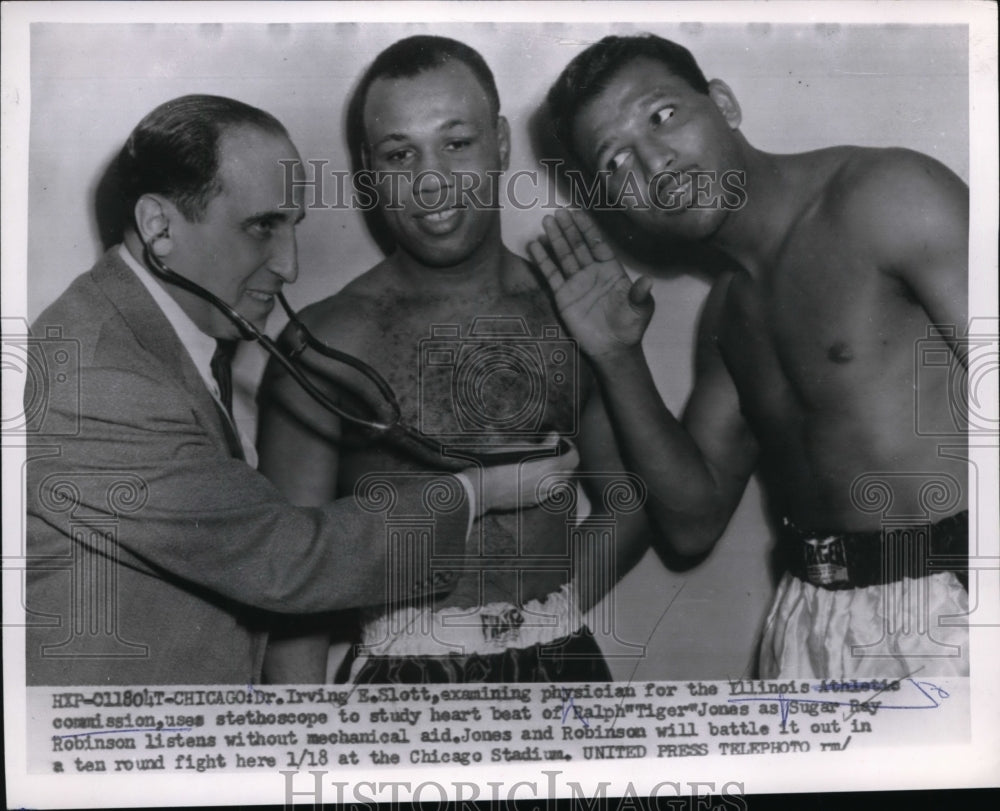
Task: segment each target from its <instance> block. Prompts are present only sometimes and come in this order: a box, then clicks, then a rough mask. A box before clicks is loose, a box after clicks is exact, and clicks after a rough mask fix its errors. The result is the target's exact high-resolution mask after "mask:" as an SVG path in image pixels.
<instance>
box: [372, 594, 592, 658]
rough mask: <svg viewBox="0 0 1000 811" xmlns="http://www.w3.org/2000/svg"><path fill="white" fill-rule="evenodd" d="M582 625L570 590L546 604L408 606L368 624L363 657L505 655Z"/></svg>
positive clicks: (531, 601) (571, 630)
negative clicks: (462, 606) (507, 651)
mask: <svg viewBox="0 0 1000 811" xmlns="http://www.w3.org/2000/svg"><path fill="white" fill-rule="evenodd" d="M583 625H584V622H583V615H582V614H581V613H580V609H579V608H577V605H576V599H575V598H574V596H573V592H572V588H571V587H570V586H569V585H568V584H567V585H564V586H563V587H562V588H560V589H559V591H557V592H553V593H552V594H550V595H548V596H547V597H546V598H545V599H544V600H530V601H529V602H527V603H524V605H521V606H517V605H514V604H513V603H506V602H497V603H488V604H486V605H481V606H474V607H470V608H459V607H449V608H444V609H441V610H440V611H433V610H431V609H429V608H422V607H420V606H408V607H406V608H402V609H399V610H398V611H394V612H392V613H391V614H384V615H382V616H379V617H374V618H372V619H370V620H368V621H366V622H365V623H364V628H363V629H362V643H361V646H360V650H359V655H360V656H362V657H363V656H447V655H448V654H450V653H457V654H471V653H478V654H491V653H502V652H503V651H505V650H507V649H509V648H527V647H530V646H532V645H537V644H540V643H541V644H548V643H550V642H554V641H556V640H557V639H561V638H563V637H566V636H570V635H571V634H573V633H575V632H577V631H578V630H580V628H582V627H583Z"/></svg>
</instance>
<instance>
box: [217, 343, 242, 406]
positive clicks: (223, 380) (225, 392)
mask: <svg viewBox="0 0 1000 811" xmlns="http://www.w3.org/2000/svg"><path fill="white" fill-rule="evenodd" d="M236 343H237V342H236V341H222V340H220V341H216V344H217V346H216V350H215V354H214V355H212V377H214V378H215V382H216V383H218V384H219V399H220V400H221V401H222V405H223V406H225V409H226V413H227V414H228V415H229V419H233V367H232V362H233V355H235V354H236Z"/></svg>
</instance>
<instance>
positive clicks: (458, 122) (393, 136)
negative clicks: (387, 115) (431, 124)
mask: <svg viewBox="0 0 1000 811" xmlns="http://www.w3.org/2000/svg"><path fill="white" fill-rule="evenodd" d="M456 127H472V128H473V129H476V130H478V129H479V127H478V126H477V125H476V124H475V123H473V122H471V121H466V120H464V119H461V118H450V119H448V120H447V121H445V122H444V123H443V124H441V126H439V127H438V132H444V131H446V130H452V129H455V128H456ZM407 140H409V138H408V136H407V135H405V134H404V133H402V132H390V133H388V134H387V135H383V136H382V137H381V138H379V139H378V140H377V141H376V142H375V143H374V144H372V146H371V148H372V149H377V148H378V147H380V146H382V145H383V144H385V143H388V142H390V141H392V142H396V143H398V142H401V141H407Z"/></svg>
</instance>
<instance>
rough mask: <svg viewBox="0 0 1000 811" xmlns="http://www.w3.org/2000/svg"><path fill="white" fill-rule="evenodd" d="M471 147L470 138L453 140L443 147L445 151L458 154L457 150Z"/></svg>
mask: <svg viewBox="0 0 1000 811" xmlns="http://www.w3.org/2000/svg"><path fill="white" fill-rule="evenodd" d="M471 145H472V139H471V138H455V139H453V140H451V141H448V143H447V144H446V145H445V149H450V150H451V151H452V152H458V151H459V150H462V149H465V148H466V147H468V146H471Z"/></svg>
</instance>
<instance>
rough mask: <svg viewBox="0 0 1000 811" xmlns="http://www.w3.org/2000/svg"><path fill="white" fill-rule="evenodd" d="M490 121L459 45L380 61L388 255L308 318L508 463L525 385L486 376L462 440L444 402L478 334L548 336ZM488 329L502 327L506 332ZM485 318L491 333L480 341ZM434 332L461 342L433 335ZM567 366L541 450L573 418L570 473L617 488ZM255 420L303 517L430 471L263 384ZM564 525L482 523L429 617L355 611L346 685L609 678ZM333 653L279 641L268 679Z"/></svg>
mask: <svg viewBox="0 0 1000 811" xmlns="http://www.w3.org/2000/svg"><path fill="white" fill-rule="evenodd" d="M499 107H500V104H499V99H498V96H497V91H496V86H495V83H494V80H493V76H492V74H491V72H490V70H489V68H488V67H487V66H486V64H485V62H483V60H482V58H481V56H480V55H479V54H478V53H476V52H475V51H473V50H472V49H470V48H468V47H467V46H465V45H463V44H462V43H459V42H455V41H454V40H449V39H445V38H441V37H430V36H419V37H411V38H408V39H405V40H402V41H400V42H397V43H396V44H395V45H393V46H391V47H390V48H388V49H387V50H386V51H384V52H383V53H382V54H381V55H380V56H379V57H377V58H376V60H375V61H374V63H373V64H372V66H371V67H370V68H369V70H368V72H367V73H366V74H365V76H364V77H363V79H362V81H361V83H360V84H359V88H358V90H357V93H356V98H355V101H354V103H353V104H352V109H356V110H357V111H358V112H359V114H360V115H361V117H362V122H361V123H362V125H363V126H362V127H361V131H362V133H363V134H362V138H363V144H362V154H363V160H364V163H365V167H366V168H367V169H369V170H371V171H373V172H377V173H383V176H384V177H385V178H388V179H387V180H386V183H385V184H383V185H380V186H379V187H378V191H379V204H380V206H381V215H382V216H383V219H384V222H385V225H386V226H387V228H388V230H389V232H390V233H391V236H392V238H393V240H394V241H395V243H396V248H395V250H394V251H393V252H392V253H391V254H390V255H389V256H388V257H387V258H386V259H385V260H384V261H382V262H381V263H379V264H378V265H376V266H375V267H374V268H372V269H371V270H369V271H368V272H367V273H365V274H363V275H362V276H361V277H360V278H358V279H356V280H355V281H353V282H352V283H351V284H349V285H348V286H347V287H346V288H344V290H342V291H341V292H340V293H338V294H336V295H334V296H332V297H330V298H328V299H325V300H323V301H321V302H318V303H317V304H315V305H313V306H311V307H308V308H306V310H305V311H304V312H303V314H302V317H303V320H305V321H306V323H307V324H308V325H309V326H310V328H311V329H312V330H313V331H314V332H315V333H316V334H317V335H318V336H320V337H321V338H322V340H324V341H326V342H327V343H328V344H330V345H332V346H336V347H338V348H340V349H344V350H346V351H348V352H350V353H351V354H354V355H356V356H358V357H360V358H361V359H362V360H365V361H366V362H368V363H369V364H371V365H372V366H374V367H375V368H376V369H377V370H378V371H379V372H380V373H381V374H382V375H383V376H384V377H385V378H387V379H388V381H389V383H390V385H391V386H392V388H393V389H394V390H395V392H396V394H397V396H398V398H399V401H400V404H401V408H402V414H403V419H404V420H405V421H406V422H407V423H408V424H410V425H414V426H420V427H421V428H422V430H423V431H424V432H425V433H427V434H430V435H432V436H438V437H452V438H453V439H454V440H455V444H458V445H468V444H469V443H470V442H471V443H472V444H473V445H477V446H479V448H480V449H483V447H486V448H490V447H500V446H508V445H510V444H511V443H512V441H513V439H512V437H511V435H510V431H509V430H508V429H505V428H504V425H503V422H504V419H503V417H504V416H505V415H506V416H508V417H510V416H512V415H510V414H505V411H504V409H505V408H507V407H508V406H507V405H506V404H511V403H523V402H527V401H528V400H529V399H530V398H531V397H532V396H536V395H537V392H536V393H535V394H532V391H531V390H530V389H529V387H530V386H531V385H533V384H532V381H531V379H530V376H529V375H525V374H521V373H518V372H517V370H516V369H515V370H507V371H502V370H498V371H496V373H495V374H493V373H491V374H489V375H485V376H484V378H483V380H482V381H481V382H482V386H481V389H480V390H479V394H481V395H482V398H483V400H482V401H481V402H479V403H478V405H479V407H480V413H483V414H486V415H487V416H489V415H495V416H496V417H497V419H496V420H495V421H493V422H492V423H491V422H490V420H488V419H487V420H486V423H485V426H480V430H477V431H474V432H472V433H471V434H470V433H469V431H468V428H467V426H464V425H463V424H462V423H461V422H460V418H459V417H460V414H459V412H460V411H461V409H462V408H467V407H469V406H470V405H471V404H470V403H464V402H460V401H456V400H455V399H454V398H455V397H456V396H457V397H458V398H459V400H460V399H461V395H460V394H459V395H453V389H452V383H453V382H454V378H455V375H457V374H459V370H458V366H459V365H460V361H459V358H460V357H461V355H460V352H461V347H462V346H463V342H464V345H465V346H467V347H469V348H475V347H476V346H480V345H486V344H488V343H489V339H488V337H487V338H485V339H484V337H483V336H484V335H486V336H488V335H490V334H492V333H494V332H496V331H498V330H499V331H500V332H501V338H500V340H501V341H504V340H508V339H509V337H510V334H511V333H510V329H511V327H512V325H513V326H515V327H516V325H517V323H518V322H516V321H511V320H510V318H511V317H516V318H520V319H522V320H523V324H526V326H527V330H526V331H527V333H528V334H529V335H530V336H534V337H535V338H538V337H539V336H544V335H545V334H546V333H545V330H546V328H549V327H551V326H553V325H557V324H558V318H557V316H556V315H555V313H554V311H553V309H552V305H551V303H550V300H549V296H548V293H547V292H546V291H545V289H544V282H542V281H541V280H540V278H537V277H536V275H535V274H536V273H537V271H535V272H534V273H533V271H532V269H531V268H530V267H529V265H528V264H527V263H526V262H525V261H524V260H523V259H521V258H519V257H518V256H515V255H514V254H513V253H511V252H510V251H509V250H507V248H506V247H505V246H504V244H503V242H502V240H501V233H500V216H499V209H498V206H499V201H498V198H497V197H496V191H497V188H496V187H497V184H496V182H495V180H496V178H497V176H498V175H499V173H500V172H502V171H503V170H505V169H506V168H507V162H508V155H509V149H510V146H509V139H510V130H509V127H508V124H507V121H506V120H505V119H504V118H503V117H502V116H500V115H499ZM490 173H493V177H492V181H494V182H491V177H490ZM400 179H402V182H400ZM470 181H472V182H470ZM471 186H476V189H475V192H474V193H471V192H470V194H469V196H468V197H465V198H461V197H460V194H461V189H462V188H465V189H466V190H468V189H470V187H471ZM497 316H503V317H507V318H508V320H507V321H505V322H499V321H497V319H496V317H497ZM481 317H489V318H487V319H486V320H485V321H483V320H480V321H478V322H476V323H474V319H477V318H481ZM435 325H456V326H457V327H458V329H457V330H456V329H454V328H447V327H446V328H445V330H444V332H442V331H441V330H438V332H437V333H434V331H433V329H434V327H435ZM449 329H450V330H451V331H448V330H449ZM513 334H514V335H515V336H516V334H517V331H516V329H515V332H514V333H513ZM504 335H506V336H507V338H505V337H504ZM432 338H433V342H432V344H428V343H426V342H427V341H428V340H429V339H432ZM422 342H424V343H422ZM557 345H558V346H562V347H565V346H567V341H566V338H565V336H564V335H554V336H553V335H551V334H549V336H548V338H546V339H545V340H542V341H539V342H537V346H538V347H539V348H540V349H541V350H542V352H543V353H548V350H549V349H551V348H552V347H553V346H556V348H558V346H557ZM422 347H423V349H422ZM428 353H430V354H428ZM434 353H437V354H434ZM449 353H453V354H449ZM552 354H553V355H554V354H555V353H554V352H553V353H552ZM432 355H433V357H432ZM574 356H575V354H574ZM447 357H451V360H448V359H447ZM559 357H563V356H561V355H560V356H559ZM435 358H436V360H435ZM310 360H311V362H313V363H315V364H316V368H317V371H319V372H321V376H322V377H326V378H332V379H334V380H336V381H338V384H339V386H338V389H337V391H338V392H339V394H340V395H341V396H343V397H345V398H346V397H348V395H347V394H346V392H349V391H356V390H357V387H358V386H363V385H364V384H363V383H359V382H358V379H357V378H356V377H354V376H353V375H352V374H351V373H350V372H349V371H345V370H344V369H343V367H339V368H338V367H336V366H325V367H322V368H320V364H319V362H318V361H317V360H316V358H311V359H310V358H307V361H310ZM565 360H569V357H567V358H566V359H565ZM565 360H564V362H565ZM429 362H434V363H435V364H436V365H434V366H429V365H428V363H429ZM545 363H546V364H547V363H548V361H546V362H545ZM563 368H564V371H567V373H566V374H564V375H559V374H558V370H554V369H553V368H550V367H549V366H546V374H545V377H546V379H545V380H544V382H542V390H541V395H540V396H542V397H544V398H545V403H544V420H543V422H542V424H540V425H538V426H537V432H538V434H539V435H541V434H544V433H546V432H550V431H554V432H562V433H563V434H575V433H576V431H575V424H576V420H577V414H576V409H577V408H578V406H579V407H580V414H579V433H578V434H577V435H576V436H574V441H575V442H576V443H577V445H578V447H579V451H580V457H581V468H582V469H589V470H592V471H593V470H597V471H621V469H622V463H621V461H620V459H619V457H618V453H617V449H616V446H615V444H614V440H613V439H612V437H611V432H610V427H609V425H608V422H607V417H606V416H605V414H604V411H603V406H602V403H601V399H600V397H599V396H593V397H588V396H587V395H588V394H589V392H590V389H591V385H590V381H591V380H592V378H591V377H590V376H589V374H588V373H586V372H585V371H584V370H580V372H579V374H577V375H574V374H572V373H571V371H570V370H569V367H563ZM522 371H523V370H522ZM537 382H538V381H536V383H537ZM578 386H579V388H578ZM526 398H527V399H526ZM261 420H262V422H261V426H262V427H261V432H260V455H261V468H262V470H264V471H265V472H266V473H267V475H268V476H270V477H271V478H272V480H273V481H274V482H275V483H276V484H277V485H278V486H279V488H281V489H282V490H283V491H284V492H285V493H286V494H287V495H288V496H289V497H290V498H291V499H292V500H293V501H297V502H299V503H303V504H311V503H322V502H325V501H326V500H328V499H329V498H330V497H331V496H332V495H333V494H335V493H350V492H352V490H353V488H354V487H355V485H356V484H357V482H358V481H359V480H360V479H361V478H362V477H364V476H365V475H366V474H369V473H372V472H385V471H394V472H400V471H402V472H407V471H418V470H427V469H432V468H434V467H435V465H434V464H433V463H429V462H428V461H426V460H420V459H417V458H415V457H414V456H412V455H410V454H409V453H408V452H407V451H406V450H405V449H402V448H400V447H398V446H395V445H393V444H391V443H387V442H385V441H373V440H372V438H371V437H359V436H358V431H357V430H356V429H353V428H351V427H350V426H349V425H348V424H347V423H346V422H345V423H343V424H340V423H339V422H338V421H336V420H335V419H332V418H330V416H329V415H328V414H327V413H322V412H319V411H317V410H316V409H315V408H313V407H312V406H311V404H310V403H309V402H308V400H306V399H305V398H304V397H303V396H302V395H301V394H300V392H299V391H298V390H297V389H296V387H294V386H292V385H289V383H288V381H287V378H284V377H282V376H280V375H279V374H278V373H277V372H276V371H275V370H271V372H270V373H269V375H268V377H267V382H266V384H265V396H264V401H263V403H262V417H261ZM523 439H524V438H523V437H521V442H522V444H523ZM538 441H539V439H538V437H535V438H533V439H531V442H532V444H535V443H538ZM447 461H448V460H447V459H441V463H442V464H444V463H445V462H447ZM595 495H596V494H595ZM592 502H593V503H595V504H599V503H601V502H599V501H598V500H597V499H596V498H593V499H592ZM644 526H645V518H644V517H643V516H642V513H641V512H638V513H635V514H634V515H633V516H632V517H631V523H629V519H622V520H620V521H619V524H618V535H617V537H618V540H619V549H618V552H619V554H620V556H621V565H620V571H619V573H624V570H625V569H626V568H627V567H628V566H630V565H631V564H632V563H634V561H635V558H636V557H637V555H638V554H639V553H641V551H642V546H641V544H639V543H631V542H632V541H638V540H639V539H640V538H642V540H645V539H644V536H643V533H642V528H643V527H644ZM566 527H567V516H566V514H565V512H564V513H562V514H558V513H556V512H554V511H552V509H551V507H549V508H546V509H539V508H536V509H530V510H520V511H516V512H511V513H506V514H491V515H489V516H488V517H486V518H484V519H483V520H482V521H481V522H477V524H476V526H475V527H474V528H473V534H474V535H475V534H476V533H479V532H481V533H482V534H481V538H482V544H483V546H482V549H483V558H482V559H481V560H478V561H477V560H473V561H471V567H470V566H467V568H466V571H465V574H464V576H463V577H462V579H461V580H460V581H459V582H458V584H457V586H456V587H455V588H454V590H453V591H452V592H451V593H450V594H449V595H447V596H446V597H443V598H441V599H437V600H435V601H434V602H433V604H430V603H426V604H425V605H423V606H414V605H410V606H404V607H402V608H399V609H397V610H389V609H387V608H386V607H385V606H377V607H373V608H371V609H369V610H367V611H365V612H364V616H363V617H362V625H363V639H362V642H363V645H362V647H361V648H360V651H361V654H360V656H359V658H358V659H356V660H355V662H354V664H353V666H352V668H351V670H352V672H351V678H352V679H353V680H355V681H359V682H442V681H592V680H602V679H604V680H606V679H609V678H610V674H609V672H608V669H607V665H606V663H605V661H604V658H603V656H602V654H601V652H600V649H599V648H598V647H597V645H596V642H595V641H594V639H593V637H592V635H591V633H590V632H589V630H588V629H587V628H586V627H585V626H584V624H583V620H582V616H581V610H585V609H586V608H587V607H588V605H589V604H590V603H591V602H593V601H595V600H597V599H599V598H600V597H601V596H602V595H601V594H583V593H576V594H574V591H577V592H579V591H580V590H579V589H575V588H574V587H572V585H571V582H572V570H573V568H574V561H573V560H571V557H572V556H571V555H570V550H569V549H568V548H567V546H568V545H567V528H566ZM328 645H329V636H328V635H324V634H319V635H316V636H313V637H311V638H299V639H295V638H291V639H288V640H284V641H281V642H277V643H274V644H272V647H271V650H270V652H269V658H268V665H269V668H268V671H266V672H268V673H270V675H271V677H272V678H273V679H275V680H280V681H317V680H322V676H323V668H324V667H325V664H326V657H327V649H328Z"/></svg>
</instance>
